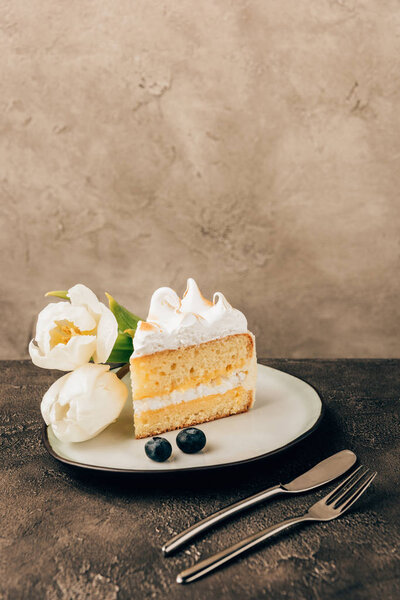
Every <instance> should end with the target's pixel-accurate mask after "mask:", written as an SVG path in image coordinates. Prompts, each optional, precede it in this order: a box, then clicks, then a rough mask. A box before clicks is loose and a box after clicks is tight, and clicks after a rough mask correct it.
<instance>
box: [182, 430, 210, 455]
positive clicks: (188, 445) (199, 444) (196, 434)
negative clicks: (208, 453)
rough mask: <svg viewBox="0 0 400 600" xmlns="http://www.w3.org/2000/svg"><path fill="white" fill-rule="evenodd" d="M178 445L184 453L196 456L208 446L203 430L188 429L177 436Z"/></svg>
mask: <svg viewBox="0 0 400 600" xmlns="http://www.w3.org/2000/svg"><path fill="white" fill-rule="evenodd" d="M176 445H177V446H178V448H179V449H180V450H182V452H185V453H186V454H194V453H195V452H199V451H200V450H202V449H203V448H204V446H205V445H206V436H205V434H204V433H203V432H202V431H201V429H197V428H196V427H188V428H187V429H183V430H182V431H180V432H179V433H178V435H177V436H176Z"/></svg>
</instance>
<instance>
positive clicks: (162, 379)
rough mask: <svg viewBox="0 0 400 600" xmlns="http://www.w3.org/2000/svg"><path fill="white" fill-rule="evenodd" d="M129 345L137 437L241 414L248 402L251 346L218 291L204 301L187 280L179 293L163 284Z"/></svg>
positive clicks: (252, 379) (240, 318) (252, 377)
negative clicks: (131, 350) (130, 347)
mask: <svg viewBox="0 0 400 600" xmlns="http://www.w3.org/2000/svg"><path fill="white" fill-rule="evenodd" d="M133 346H134V352H133V354H132V356H131V359H130V370H131V380H132V398H133V408H134V424H135V437H136V438H145V437H149V436H154V435H158V434H160V433H164V432H166V431H171V430H174V429H179V428H181V427H189V426H192V425H197V424H199V423H205V422H206V421H213V420H214V419H221V418H223V417H228V416H230V415H235V414H238V413H242V412H246V411H248V410H249V409H250V408H251V407H252V405H253V403H254V400H255V384H256V349H255V339H254V335H253V334H252V333H251V332H250V331H248V329H247V320H246V317H245V316H244V314H243V313H241V312H240V311H239V310H237V309H235V308H232V306H231V305H230V304H229V302H228V301H227V300H226V298H225V297H224V295H223V294H221V293H220V292H216V293H215V294H214V298H213V301H212V302H211V301H209V300H207V299H205V298H204V297H203V295H202V294H201V292H200V290H199V288H198V286H197V284H196V282H195V281H194V280H193V279H188V282H187V288H186V291H185V293H184V295H183V298H182V299H181V298H179V296H178V295H177V294H176V292H175V291H174V290H172V289H171V288H168V287H162V288H159V289H158V290H156V291H155V292H154V294H153V296H152V298H151V302H150V310H149V314H148V317H147V320H146V321H140V322H139V323H138V326H137V329H136V332H135V336H134V339H133Z"/></svg>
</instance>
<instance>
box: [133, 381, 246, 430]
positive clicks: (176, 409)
mask: <svg viewBox="0 0 400 600" xmlns="http://www.w3.org/2000/svg"><path fill="white" fill-rule="evenodd" d="M253 401H254V391H252V390H246V389H245V388H243V387H237V388H234V389H233V390H229V391H228V392H225V394H214V395H212V396H203V397H202V398H196V399H194V400H190V401H189V402H181V403H180V404H170V405H169V406H165V407H163V408H158V409H156V410H147V411H145V412H141V413H139V414H134V421H135V437H136V438H145V437H149V436H153V435H158V434H159V433H165V432H166V431H172V430H174V429H179V428H180V427H189V426H191V425H196V424H198V423H205V422H206V421H213V420H214V419H222V418H223V417H228V416H229V415H236V414H238V413H242V412H246V411H248V410H249V408H250V407H251V405H252V404H253Z"/></svg>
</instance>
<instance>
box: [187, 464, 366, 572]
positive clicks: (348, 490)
mask: <svg viewBox="0 0 400 600" xmlns="http://www.w3.org/2000/svg"><path fill="white" fill-rule="evenodd" d="M375 476H376V471H374V472H372V471H370V470H369V469H367V468H366V467H363V466H362V465H361V466H360V467H358V469H356V470H355V471H353V473H352V474H351V475H350V476H349V477H347V479H345V480H344V481H343V482H342V483H341V484H340V485H338V486H337V487H336V488H335V489H334V490H333V491H332V492H330V493H329V494H328V495H327V496H325V497H324V498H322V500H319V501H318V502H316V503H315V504H313V505H312V506H311V507H310V508H309V509H308V511H307V512H306V513H305V514H304V515H300V516H298V517H294V518H292V519H287V520H286V521H282V522H281V523H278V525H272V526H271V527H267V529H263V530H262V531H259V532H257V533H255V534H253V535H250V536H249V537H247V538H244V539H243V540H241V541H240V542H238V543H237V544H234V545H233V546H230V547H229V548H225V550H222V552H218V554H214V555H213V556H210V557H209V558H206V559H205V560H202V561H200V562H198V563H197V564H195V565H193V567H190V568H189V569H186V570H185V571H182V572H181V573H179V575H178V576H177V578H176V581H177V582H178V583H191V582H192V581H195V580H196V579H199V578H200V577H203V576H204V575H206V574H208V573H211V571H214V570H215V569H217V568H218V567H220V566H221V565H223V564H225V563H227V562H229V561H231V560H232V559H234V558H236V557H237V556H239V555H240V554H243V553H244V552H247V551H248V550H250V549H251V548H254V547H255V546H258V545H259V544H262V543H263V542H265V540H267V539H268V538H270V537H272V536H274V535H276V534H277V533H279V532H280V531H283V530H284V529H287V528H288V527H293V525H298V524H299V523H304V522H305V521H331V520H332V519H336V517H340V515H342V514H343V513H344V512H346V510H348V509H349V508H350V506H352V504H354V502H355V501H356V500H358V498H359V497H360V496H361V494H363V493H364V492H365V490H366V489H367V487H368V486H369V485H370V484H371V483H372V481H373V479H374V477H375Z"/></svg>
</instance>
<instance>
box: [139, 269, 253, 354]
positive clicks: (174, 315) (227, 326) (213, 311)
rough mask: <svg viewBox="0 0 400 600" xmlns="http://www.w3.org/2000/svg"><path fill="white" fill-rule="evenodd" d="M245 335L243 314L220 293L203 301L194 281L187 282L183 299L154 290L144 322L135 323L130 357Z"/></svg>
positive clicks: (165, 291) (162, 289) (171, 291)
mask: <svg viewBox="0 0 400 600" xmlns="http://www.w3.org/2000/svg"><path fill="white" fill-rule="evenodd" d="M238 333H247V320H246V317H245V316H244V314H243V313H241V312H240V311H239V310H237V309H235V308H232V306H231V305H230V304H229V302H228V301H227V300H226V298H225V296H224V295H223V294H221V292H216V293H215V294H214V297H213V301H212V302H210V301H209V300H206V298H204V297H203V295H202V294H201V292H200V290H199V288H198V286H197V284H196V282H195V281H194V279H188V281H187V288H186V291H185V293H184V295H183V298H182V299H181V298H179V296H178V294H177V293H176V292H175V291H174V290H173V289H171V288H169V287H161V288H159V289H158V290H156V291H155V292H154V294H153V296H152V298H151V302H150V310H149V314H148V316H147V320H146V321H139V323H138V326H137V329H136V333H135V337H134V338H133V347H134V352H133V354H132V357H133V358H135V357H137V356H144V355H145V354H153V352H160V351H161V350H172V349H176V348H180V347H182V346H194V345H196V344H201V343H203V342H209V341H210V340H215V339H218V338H221V337H225V336H227V335H233V334H238Z"/></svg>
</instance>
